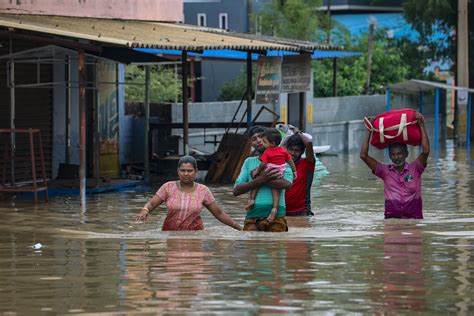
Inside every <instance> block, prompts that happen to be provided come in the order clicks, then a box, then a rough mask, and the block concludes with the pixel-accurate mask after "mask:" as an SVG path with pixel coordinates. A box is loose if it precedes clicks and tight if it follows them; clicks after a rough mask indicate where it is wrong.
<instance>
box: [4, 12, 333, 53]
mask: <svg viewBox="0 0 474 316" xmlns="http://www.w3.org/2000/svg"><path fill="white" fill-rule="evenodd" d="M1 26H3V27H7V28H14V29H18V30H24V31H31V32H36V33H45V34H49V35H57V36H63V37H69V38H74V39H82V40H89V41H94V42H98V43H102V44H105V45H116V46H124V47H130V48H161V49H178V50H189V51H193V50H194V51H199V50H206V49H207V50H214V49H234V50H281V51H314V50H339V49H340V48H339V47H337V46H332V45H320V44H316V43H310V42H304V41H295V40H288V39H281V38H273V37H262V36H256V35H247V34H239V33H233V32H228V31H224V30H220V29H211V28H201V27H198V26H191V25H184V24H172V23H162V22H148V21H135V20H133V21H132V20H112V19H97V18H79V17H63V16H44V15H15V14H0V27H1Z"/></svg>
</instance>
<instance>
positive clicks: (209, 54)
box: [134, 48, 362, 60]
mask: <svg viewBox="0 0 474 316" xmlns="http://www.w3.org/2000/svg"><path fill="white" fill-rule="evenodd" d="M134 50H136V51H139V52H143V53H148V54H154V55H159V56H179V57H181V51H179V50H170V49H158V48H135V49H134ZM295 54H298V53H296V52H283V51H275V50H268V51H267V52H266V56H286V55H295ZM360 55H362V53H359V52H344V51H321V50H315V51H313V52H312V54H311V58H312V59H323V58H344V57H354V56H360ZM188 56H190V57H200V58H203V59H233V60H245V59H247V53H246V52H243V51H238V50H205V51H203V52H202V53H188ZM258 57H259V54H252V60H257V59H258Z"/></svg>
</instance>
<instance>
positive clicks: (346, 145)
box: [312, 93, 446, 153]
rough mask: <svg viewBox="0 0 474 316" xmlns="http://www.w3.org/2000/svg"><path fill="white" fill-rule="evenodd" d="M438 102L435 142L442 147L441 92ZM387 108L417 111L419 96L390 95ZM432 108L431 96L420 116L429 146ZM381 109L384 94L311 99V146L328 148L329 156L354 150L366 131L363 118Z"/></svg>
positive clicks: (443, 124) (383, 106)
mask: <svg viewBox="0 0 474 316" xmlns="http://www.w3.org/2000/svg"><path fill="white" fill-rule="evenodd" d="M440 100H441V101H440V116H439V118H440V121H439V124H440V125H439V126H440V129H439V132H438V139H439V143H440V144H443V143H444V142H445V141H446V119H445V113H446V104H445V102H444V100H445V97H444V94H443V93H442V94H441V95H440ZM390 108H391V109H392V110H394V109H402V108H413V109H415V110H417V111H419V110H420V108H419V97H418V96H414V95H401V94H397V95H395V96H393V98H392V100H391V107H390ZM434 109H435V106H434V96H433V95H426V96H424V105H423V114H424V115H425V119H426V129H427V133H428V136H429V137H430V140H431V142H432V145H433V141H434V129H435V128H434V127H435V110H434ZM385 110H386V107H385V95H372V96H350V97H335V98H317V99H315V100H314V114H313V115H314V117H313V118H314V124H313V132H312V134H313V137H314V138H313V143H314V144H315V145H330V146H331V149H330V152H331V153H341V152H353V151H358V150H359V149H360V145H361V144H362V140H363V138H364V134H365V132H366V129H365V127H364V125H363V124H362V119H363V118H364V117H366V116H376V115H378V114H380V113H382V112H385Z"/></svg>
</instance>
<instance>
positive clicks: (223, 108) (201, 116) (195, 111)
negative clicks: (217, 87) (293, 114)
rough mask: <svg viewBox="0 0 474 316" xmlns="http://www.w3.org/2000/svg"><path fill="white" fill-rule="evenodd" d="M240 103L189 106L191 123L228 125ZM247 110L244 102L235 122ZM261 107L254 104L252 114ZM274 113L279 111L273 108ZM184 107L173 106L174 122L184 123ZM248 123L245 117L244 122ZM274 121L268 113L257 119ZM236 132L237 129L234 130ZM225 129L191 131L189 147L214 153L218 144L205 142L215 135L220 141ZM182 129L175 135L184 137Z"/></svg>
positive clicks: (174, 132)
mask: <svg viewBox="0 0 474 316" xmlns="http://www.w3.org/2000/svg"><path fill="white" fill-rule="evenodd" d="M239 103H240V101H229V102H200V103H190V104H189V122H190V123H198V122H219V123H220V122H223V123H228V122H231V121H232V117H233V116H234V113H235V111H236V110H237V108H238V106H239ZM246 108H247V103H246V102H245V101H244V102H243V103H242V106H241V108H240V110H239V112H238V113H237V116H236V119H235V120H234V122H239V121H240V119H241V117H242V114H243V113H244V111H245V109H246ZM260 108H261V106H260V105H256V104H255V103H253V106H252V113H253V115H256V114H257V112H258V111H259V110H260ZM271 110H272V111H277V109H275V108H271ZM182 113H183V112H182V105H181V104H173V105H172V118H173V122H176V123H178V122H182V117H183V116H182ZM246 121H247V117H246V116H245V117H244V119H243V122H246ZM271 121H273V115H271V114H270V113H269V112H268V111H264V112H262V114H261V115H260V116H259V118H258V119H257V122H271ZM232 131H235V129H232ZM244 131H245V128H241V129H239V132H240V133H243V132H244ZM224 132H225V130H224V129H215V128H213V129H206V130H203V129H192V128H191V129H189V146H190V147H191V148H195V149H197V150H200V151H204V152H207V153H213V152H215V150H217V147H218V146H219V145H218V144H217V145H216V146H214V145H213V144H209V143H205V141H211V140H214V135H215V136H216V139H217V140H218V141H220V139H221V138H222V135H224ZM182 133H183V131H182V129H174V130H173V132H172V134H173V135H180V136H182ZM181 139H182V138H181ZM179 150H180V152H181V153H182V150H183V145H182V143H180V146H179Z"/></svg>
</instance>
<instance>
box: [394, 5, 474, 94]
mask: <svg viewBox="0 0 474 316" xmlns="http://www.w3.org/2000/svg"><path fill="white" fill-rule="evenodd" d="M469 2H471V3H470V10H468V23H469V26H468V32H469V35H468V36H469V40H468V41H469V46H470V47H469V81H470V85H471V86H472V85H474V45H473V43H474V10H473V9H472V5H473V4H472V1H469ZM468 5H469V3H468ZM403 12H404V15H405V18H406V20H407V21H408V22H409V23H411V24H412V25H413V27H414V28H415V29H416V30H417V31H418V32H419V33H420V39H419V42H420V45H422V47H424V48H425V52H426V54H427V55H428V58H431V59H433V60H441V61H443V60H451V61H456V36H455V33H456V27H457V17H458V1H457V0H436V1H433V0H405V1H404V2H403ZM440 38H442V39H443V41H444V43H440ZM453 70H454V69H453Z"/></svg>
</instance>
